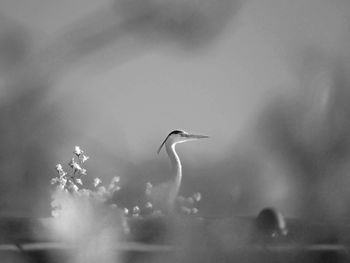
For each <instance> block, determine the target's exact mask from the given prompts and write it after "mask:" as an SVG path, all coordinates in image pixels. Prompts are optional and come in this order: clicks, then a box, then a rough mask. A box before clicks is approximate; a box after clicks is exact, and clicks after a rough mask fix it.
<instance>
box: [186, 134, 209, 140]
mask: <svg viewBox="0 0 350 263" xmlns="http://www.w3.org/2000/svg"><path fill="white" fill-rule="evenodd" d="M183 136H184V137H186V138H189V139H204V138H209V136H208V135H201V134H184V135H183Z"/></svg>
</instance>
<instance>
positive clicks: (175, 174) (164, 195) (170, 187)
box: [151, 130, 208, 212]
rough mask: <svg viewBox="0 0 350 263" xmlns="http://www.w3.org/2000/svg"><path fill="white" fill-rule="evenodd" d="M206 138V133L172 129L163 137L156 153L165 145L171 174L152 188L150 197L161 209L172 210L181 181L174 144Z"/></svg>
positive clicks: (180, 169)
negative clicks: (198, 133) (168, 178)
mask: <svg viewBox="0 0 350 263" xmlns="http://www.w3.org/2000/svg"><path fill="white" fill-rule="evenodd" d="M201 138H208V136H206V135H195V134H189V133H187V132H185V131H182V130H174V131H172V132H171V133H169V135H168V136H167V137H166V138H165V140H164V141H163V143H162V144H161V146H160V147H159V149H158V153H159V152H160V150H161V149H162V147H163V146H164V147H165V150H166V152H167V154H168V156H169V159H170V162H171V169H172V170H171V171H172V176H171V178H170V180H169V181H167V182H165V183H162V184H160V185H158V186H156V187H154V189H152V194H151V199H152V200H153V201H154V202H155V203H158V204H161V209H162V210H165V211H168V212H169V211H173V209H174V205H175V201H176V198H177V196H178V194H179V190H180V186H181V181H182V165H181V161H180V158H179V156H178V154H177V153H176V150H175V146H176V144H178V143H182V142H187V141H192V140H198V139H201Z"/></svg>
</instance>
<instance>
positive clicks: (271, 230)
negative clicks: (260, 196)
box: [255, 207, 288, 242]
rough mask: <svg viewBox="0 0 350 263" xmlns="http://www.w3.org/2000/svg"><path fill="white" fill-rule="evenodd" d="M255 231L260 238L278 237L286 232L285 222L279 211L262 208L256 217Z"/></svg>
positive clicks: (264, 239)
mask: <svg viewBox="0 0 350 263" xmlns="http://www.w3.org/2000/svg"><path fill="white" fill-rule="evenodd" d="M255 224H256V231H257V232H258V235H259V236H260V237H261V240H263V241H264V242H266V240H267V239H270V240H271V239H273V238H278V237H280V236H286V235H287V234H288V229H287V223H286V220H285V218H284V216H283V215H282V213H281V212H279V211H278V210H276V209H274V208H270V207H268V208H264V209H263V210H261V212H260V213H259V214H258V216H257V218H256V222H255Z"/></svg>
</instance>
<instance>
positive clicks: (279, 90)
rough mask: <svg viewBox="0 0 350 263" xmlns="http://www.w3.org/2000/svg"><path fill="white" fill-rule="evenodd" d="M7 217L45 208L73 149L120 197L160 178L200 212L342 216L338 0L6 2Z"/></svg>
mask: <svg viewBox="0 0 350 263" xmlns="http://www.w3.org/2000/svg"><path fill="white" fill-rule="evenodd" d="M0 12H1V13H0V95H1V96H0V214H2V215H25V216H36V217H38V216H39V217H44V216H48V215H50V209H51V208H50V202H51V200H50V191H52V186H51V185H50V179H51V178H52V177H54V176H56V172H55V169H54V168H55V165H56V164H57V163H62V164H64V165H66V163H67V162H68V161H69V160H70V158H71V152H72V150H73V149H74V146H75V145H79V146H80V147H81V148H82V149H84V150H85V151H86V153H87V154H88V155H89V156H90V157H91V159H90V160H89V162H88V165H87V169H88V172H89V177H91V178H93V177H97V176H98V177H100V178H101V179H102V180H103V181H104V182H109V180H110V179H111V178H112V177H114V176H116V175H119V176H121V182H122V184H123V185H124V186H125V189H129V190H128V191H129V193H133V191H135V192H136V191H137V189H139V188H140V187H143V186H144V184H145V183H146V182H147V181H151V182H152V183H153V184H157V183H160V182H163V181H165V180H167V179H168V173H169V171H170V170H169V168H170V166H169V165H170V164H169V162H168V160H167V156H166V154H165V152H161V153H160V154H159V155H157V153H156V150H157V149H158V147H159V145H160V144H161V142H162V141H163V140H164V138H165V137H166V135H167V134H168V133H169V132H170V131H172V130H174V129H184V130H186V131H188V132H196V133H202V134H207V135H210V139H209V140H204V141H200V142H193V143H189V144H184V145H180V146H178V147H177V149H178V153H179V155H180V157H181V160H182V162H183V166H184V171H183V172H184V180H183V184H182V188H181V193H182V194H183V195H185V196H186V195H190V194H192V193H194V192H197V191H199V192H201V193H202V196H203V199H202V201H201V203H200V205H199V210H200V213H201V214H203V215H208V216H232V215H249V214H257V213H258V211H259V210H260V209H262V208H263V207H266V206H274V207H276V208H277V209H279V210H280V211H282V212H283V213H284V214H286V215H287V216H292V217H302V218H309V219H315V220H340V219H344V218H347V217H349V216H350V201H349V200H350V191H349V188H350V174H349V172H348V168H350V167H349V161H350V158H349V157H350V156H349V153H350V151H349V150H350V90H349V88H350V87H349V84H350V77H349V74H348V71H349V69H350V60H349V59H350V48H349V45H348V43H349V40H350V32H349V24H350V17H349V15H348V14H349V12H350V3H349V2H348V1H346V0H335V1H332V2H329V1H325V0H309V1H302V0H294V1H288V0H264V1H261V0H220V1H214V0H186V1H185V0H175V1H174V0H114V1H109V0H103V1H92V0H88V1H87V0H84V1H83V0H69V1H68V0H62V1H54V0H46V1H42V0H25V1H24V0H1V1H0Z"/></svg>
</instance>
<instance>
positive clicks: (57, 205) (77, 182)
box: [51, 146, 121, 216]
mask: <svg viewBox="0 0 350 263" xmlns="http://www.w3.org/2000/svg"><path fill="white" fill-rule="evenodd" d="M73 153H74V154H75V155H76V157H73V158H72V159H71V160H70V161H69V162H68V166H69V168H70V171H68V172H66V171H65V170H64V169H63V167H62V165H61V164H57V165H56V171H57V176H56V177H55V178H52V179H51V184H54V185H56V191H55V192H54V193H53V195H52V197H53V201H52V203H51V205H52V208H53V211H52V215H53V216H59V214H60V212H62V210H63V209H67V204H71V203H72V200H73V199H77V200H80V201H82V200H83V199H91V200H93V201H94V202H100V203H105V202H106V201H107V200H109V199H110V198H112V196H113V194H114V192H116V191H119V190H120V189H121V187H120V185H119V182H120V177H119V176H115V177H114V178H113V179H112V181H111V183H110V184H109V185H108V186H107V187H105V186H102V185H101V183H102V181H101V179H100V178H95V179H94V183H93V186H94V188H93V189H92V190H90V189H88V188H85V187H84V185H83V180H82V178H83V176H85V175H87V170H86V169H85V168H84V167H83V165H84V164H85V162H86V161H87V160H88V159H89V157H88V156H86V155H85V154H84V151H83V150H82V149H81V148H80V147H79V146H75V148H74V151H73ZM113 207H115V206H113Z"/></svg>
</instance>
